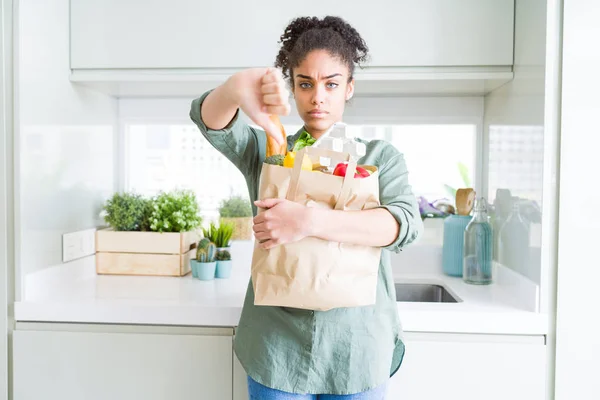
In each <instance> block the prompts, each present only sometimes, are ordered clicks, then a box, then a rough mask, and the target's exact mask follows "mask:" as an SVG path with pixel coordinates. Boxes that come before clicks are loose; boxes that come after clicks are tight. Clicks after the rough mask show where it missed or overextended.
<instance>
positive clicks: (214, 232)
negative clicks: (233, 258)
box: [202, 222, 234, 248]
mask: <svg viewBox="0 0 600 400" xmlns="http://www.w3.org/2000/svg"><path fill="white" fill-rule="evenodd" d="M233 228H234V225H233V224H232V223H226V222H221V223H220V224H219V225H218V226H217V225H216V224H215V223H214V222H211V223H210V226H209V227H208V228H203V229H202V232H203V233H204V237H205V238H207V239H209V240H210V241H211V242H213V243H214V244H215V245H216V246H217V247H219V248H222V247H229V244H230V242H231V236H233Z"/></svg>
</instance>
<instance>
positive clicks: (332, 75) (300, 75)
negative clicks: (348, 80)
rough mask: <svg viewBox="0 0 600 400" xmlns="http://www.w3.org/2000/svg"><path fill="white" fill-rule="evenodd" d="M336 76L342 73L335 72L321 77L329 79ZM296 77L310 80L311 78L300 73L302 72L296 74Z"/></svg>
mask: <svg viewBox="0 0 600 400" xmlns="http://www.w3.org/2000/svg"><path fill="white" fill-rule="evenodd" d="M336 76H342V74H340V73H335V74H331V75H327V76H326V77H324V78H323V79H331V78H335V77H336ZM296 78H303V79H309V80H312V79H313V78H312V77H310V76H307V75H302V74H298V75H296Z"/></svg>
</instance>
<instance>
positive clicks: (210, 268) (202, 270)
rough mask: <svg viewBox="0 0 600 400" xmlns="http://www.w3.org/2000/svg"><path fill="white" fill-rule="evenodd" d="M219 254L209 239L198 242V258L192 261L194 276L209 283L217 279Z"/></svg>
mask: <svg viewBox="0 0 600 400" xmlns="http://www.w3.org/2000/svg"><path fill="white" fill-rule="evenodd" d="M216 253H217V249H216V246H215V244H214V243H213V242H211V241H210V240H209V239H207V238H203V239H202V240H200V241H199V242H198V246H197V248H196V258H195V259H193V260H190V266H191V268H192V276H193V277H194V278H198V279H200V280H203V281H209V280H212V279H214V278H215V272H216V268H217V262H216V260H215V257H216Z"/></svg>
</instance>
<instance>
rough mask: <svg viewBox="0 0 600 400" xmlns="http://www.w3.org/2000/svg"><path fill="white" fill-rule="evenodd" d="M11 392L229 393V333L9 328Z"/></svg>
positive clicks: (50, 396)
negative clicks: (11, 340)
mask: <svg viewBox="0 0 600 400" xmlns="http://www.w3.org/2000/svg"><path fill="white" fill-rule="evenodd" d="M13 349H14V350H13V360H14V361H13V362H14V399H15V400H29V399H44V400H81V399H86V400H106V399H111V400H118V399H122V400H130V399H144V400H165V399H172V400H184V399H186V400H188V399H189V400H192V399H193V400H197V399H224V400H226V399H231V398H232V388H231V381H232V368H233V366H232V343H231V336H197V335H170V334H137V333H97V332H60V331H15V332H14V346H13Z"/></svg>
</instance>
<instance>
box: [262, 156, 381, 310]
mask: <svg viewBox="0 0 600 400" xmlns="http://www.w3.org/2000/svg"><path fill="white" fill-rule="evenodd" d="M305 156H308V157H310V158H311V161H313V162H318V161H319V158H318V157H327V158H329V159H330V160H331V162H332V164H331V165H335V163H334V162H336V160H337V162H339V161H349V160H350V157H349V155H348V154H347V153H338V152H333V151H330V150H325V149H319V148H313V147H305V148H304V149H302V150H300V151H299V152H298V154H297V155H296V162H295V165H294V168H285V167H281V166H276V165H270V164H263V167H262V172H261V178H260V187H259V198H260V199H268V198H287V199H288V200H290V201H294V202H297V203H300V204H303V205H306V206H308V207H321V208H326V209H330V210H333V209H336V210H365V209H369V208H374V207H376V206H378V205H379V173H378V171H377V168H376V167H371V166H365V168H367V169H370V170H371V171H373V173H372V174H371V176H369V177H366V178H354V171H355V169H356V163H355V162H352V161H350V162H349V164H348V168H347V174H346V177H345V178H344V177H339V176H334V175H330V174H325V173H322V172H318V171H305V170H302V169H301V166H302V159H303V157H305ZM264 211H265V210H259V213H260V212H264ZM380 257H381V248H379V247H370V246H362V245H353V244H346V243H337V242H329V241H326V240H322V239H318V238H315V237H307V238H304V239H302V240H300V241H298V242H295V243H288V244H284V245H280V246H276V247H274V248H272V249H269V250H264V249H262V248H261V247H260V245H259V243H258V241H257V242H256V243H255V246H254V253H253V257H252V284H253V288H254V304H255V305H265V306H282V307H293V308H302V309H310V310H322V311H325V310H330V309H332V308H337V307H357V306H366V305H372V304H375V297H376V289H377V273H378V269H379V261H380Z"/></svg>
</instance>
